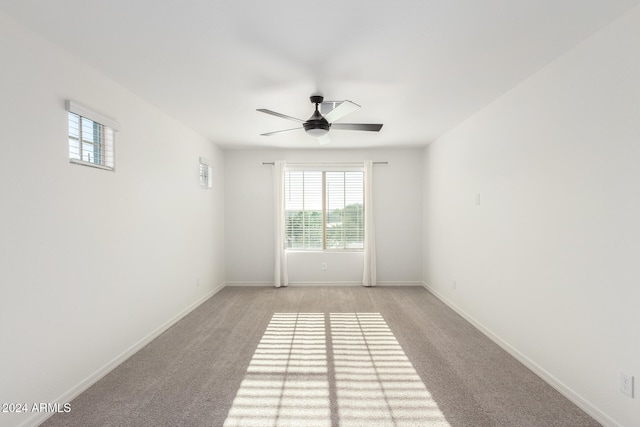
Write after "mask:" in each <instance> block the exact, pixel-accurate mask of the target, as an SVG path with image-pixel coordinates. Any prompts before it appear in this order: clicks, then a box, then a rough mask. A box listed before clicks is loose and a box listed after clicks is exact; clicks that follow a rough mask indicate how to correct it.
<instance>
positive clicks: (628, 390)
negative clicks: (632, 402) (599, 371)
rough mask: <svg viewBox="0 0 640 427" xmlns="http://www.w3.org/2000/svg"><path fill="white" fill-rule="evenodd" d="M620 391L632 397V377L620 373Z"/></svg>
mask: <svg viewBox="0 0 640 427" xmlns="http://www.w3.org/2000/svg"><path fill="white" fill-rule="evenodd" d="M620 391H621V392H623V393H624V394H626V395H628V396H631V397H633V376H631V375H627V374H625V373H622V372H621V373H620Z"/></svg>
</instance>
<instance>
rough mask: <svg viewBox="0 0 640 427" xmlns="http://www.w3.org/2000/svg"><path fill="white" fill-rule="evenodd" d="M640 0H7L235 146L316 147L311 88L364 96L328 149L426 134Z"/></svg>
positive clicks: (41, 28)
mask: <svg viewBox="0 0 640 427" xmlns="http://www.w3.org/2000/svg"><path fill="white" fill-rule="evenodd" d="M639 3H640V0H482V1H480V0H429V1H427V0H422V1H419V0H396V1H388V0H385V1H382V0H368V1H359V0H358V1H354V0H324V1H314V2H311V1H307V0H270V1H266V0H262V1H260V0H217V1H213V0H188V1H184V0H183V1H179V0H128V1H123V0H119V1H118V0H111V1H105V0H64V1H51V0H20V1H15V0H0V11H3V12H4V13H6V14H8V15H10V16H13V17H14V18H16V19H17V20H19V21H21V22H23V23H24V24H26V25H27V26H28V27H30V28H31V29H32V30H34V31H36V32H38V33H40V34H42V35H43V36H44V37H45V38H47V39H48V40H50V41H52V42H54V43H56V44H58V45H60V46H61V47H63V48H64V49H66V50H68V51H70V52H72V53H73V54H75V55H77V56H78V57H80V58H81V59H83V60H84V61H86V62H88V63H89V64H91V65H93V66H94V67H95V68H97V69H98V70H100V71H101V72H103V73H104V74H105V75H107V76H109V77H110V78H112V79H113V80H115V81H117V82H119V83H120V84H121V85H122V86H124V87H126V88H128V89H129V90H130V91H132V92H134V93H136V94H138V95H139V96H140V97H142V98H144V99H145V100H147V101H148V102H149V103H151V104H154V105H155V106H157V107H158V108H159V109H161V110H163V111H165V112H166V113H168V114H169V115H171V116H173V117H175V118H176V119H178V120H180V121H181V122H183V123H184V124H185V125H187V126H189V127H191V128H192V129H194V130H196V131H198V132H199V133H201V134H202V135H204V136H205V137H207V138H209V139H211V140H212V141H214V142H215V143H216V144H218V145H220V146H221V147H224V148H245V147H252V148H258V147H262V148H267V147H281V148H317V143H316V140H315V139H314V138H311V137H309V136H307V135H305V133H304V131H302V130H300V131H294V132H288V133H284V134H280V135H277V136H270V137H264V136H260V135H259V134H260V133H264V132H270V131H274V130H279V129H289V128H292V127H296V123H294V122H291V121H287V120H284V119H281V118H278V117H273V116H269V115H266V114H263V113H259V112H256V108H267V109H271V110H275V111H278V112H281V113H283V114H286V115H290V116H294V117H298V118H301V119H306V118H308V117H309V116H310V115H311V113H312V111H313V106H312V104H310V102H309V95H311V94H312V93H316V92H317V93H321V94H323V95H324V96H325V99H327V100H343V99H349V100H351V101H354V102H356V103H358V104H360V105H361V106H362V108H361V109H359V110H358V111H356V112H354V113H351V114H350V115H348V116H347V117H345V118H343V119H341V120H340V122H369V123H384V127H383V128H382V131H381V132H380V133H370V132H353V131H339V130H333V131H331V133H330V135H331V139H332V141H333V142H332V144H331V145H330V146H329V147H330V148H363V147H390V146H393V147H399V146H418V145H424V144H426V143H428V142H430V141H432V140H434V139H435V138H437V137H438V136H440V135H442V134H443V133H445V132H446V131H447V130H449V129H451V128H452V127H453V126H455V125H456V124H458V123H460V122H461V121H463V120H464V119H465V118H467V117H469V116H470V115H471V114H473V113H474V112H476V111H478V110H479V109H480V108H482V107H483V106H485V105H487V104H488V103H489V102H491V101H492V100H494V99H496V98H497V97H499V96H500V95H502V94H503V93H505V92H506V91H508V90H509V89H510V88H512V87H513V86H515V85H516V84H517V83H518V82H520V81H522V80H523V79H525V78H526V77H528V76H530V75H531V74H533V73H535V72H536V71H537V70H539V69H540V68H541V67H543V66H544V65H545V64H547V63H548V62H550V61H552V60H553V59H554V58H556V57H558V56H559V55H560V54H561V53H563V52H565V51H566V50H568V49H569V48H571V47H573V46H575V45H576V44H577V43H579V42H580V41H581V40H583V39H584V38H586V37H587V36H589V35H590V34H592V33H594V32H595V31H597V30H598V29H599V28H601V27H603V26H604V25H606V24H607V23H609V22H611V21H612V20H613V19H615V18H616V17H617V16H619V15H621V14H622V13H624V12H625V11H626V10H628V9H629V8H631V7H633V6H634V5H636V4H639Z"/></svg>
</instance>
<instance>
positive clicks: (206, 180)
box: [200, 157, 213, 188]
mask: <svg viewBox="0 0 640 427" xmlns="http://www.w3.org/2000/svg"><path fill="white" fill-rule="evenodd" d="M200 187H201V188H211V187H213V168H212V167H211V166H209V162H208V161H207V160H205V159H203V158H202V157H200Z"/></svg>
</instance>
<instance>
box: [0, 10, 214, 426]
mask: <svg viewBox="0 0 640 427" xmlns="http://www.w3.org/2000/svg"><path fill="white" fill-rule="evenodd" d="M0 58H2V66H1V67H0V94H1V96H0V99H2V102H0V204H1V208H0V216H1V220H0V264H1V269H0V282H1V284H0V346H1V351H0V402H24V403H35V402H55V401H56V400H57V399H58V398H60V397H65V396H66V397H70V396H71V394H73V391H78V390H79V388H78V387H80V388H81V387H82V386H83V385H86V381H87V380H88V379H90V378H91V377H92V375H94V374H96V373H100V372H102V371H101V370H102V369H103V368H105V367H106V366H107V365H108V364H109V363H110V362H111V361H112V360H114V359H116V358H117V357H118V356H119V355H121V354H123V353H126V351H127V350H128V349H130V348H132V347H133V346H135V345H136V344H137V343H139V342H140V341H141V340H144V339H145V338H146V337H148V336H149V335H150V334H152V333H153V332H154V331H156V330H157V329H158V328H159V327H161V326H162V325H164V324H166V323H167V322H169V321H170V320H171V319H173V318H174V316H176V315H179V314H180V313H182V312H183V311H184V310H185V309H187V308H188V307H190V306H192V305H193V304H195V303H197V302H198V301H200V300H201V299H202V298H204V297H206V296H207V295H209V294H211V293H212V292H213V291H215V290H216V289H217V288H218V287H219V286H220V285H221V284H222V283H223V282H224V251H223V244H224V228H223V227H224V211H223V203H224V194H223V192H224V179H223V178H224V175H223V152H222V151H221V150H219V149H217V148H216V147H215V146H214V145H213V144H211V143H210V142H208V141H207V140H205V139H203V138H202V137H200V136H198V135H197V134H195V133H194V132H192V131H190V130H188V129H186V128H185V127H184V126H182V125H180V124H179V123H177V122H176V121H175V120H173V119H171V118H169V117H168V116H166V115H164V114H163V113H161V112H160V111H158V110H156V109H155V108H153V107H151V106H150V105H148V104H146V103H145V102H143V101H142V100H140V99H139V98H137V97H136V96H134V95H133V94H131V93H130V92H127V91H126V90H124V89H123V88H122V87H120V86H118V85H117V84H116V83H114V82H113V81H111V80H109V79H107V78H105V77H104V76H103V75H101V74H99V73H98V72H96V71H95V70H93V69H92V68H90V67H88V66H87V65H85V64H84V63H82V62H79V61H78V60H76V59H75V58H74V57H72V56H70V55H68V54H67V53H65V52H63V51H62V50H60V49H58V48H57V47H56V46H54V45H52V44H50V43H48V42H46V41H44V40H42V39H40V38H39V37H38V36H36V35H35V34H33V33H31V32H30V31H28V30H26V29H24V28H23V27H22V26H20V25H18V24H17V23H15V21H13V20H11V19H9V18H7V17H5V16H4V15H1V14H0ZM68 97H70V98H72V99H75V100H76V101H78V102H81V103H84V104H86V105H88V106H91V107H93V108H95V109H97V110H99V111H101V112H104V113H105V114H107V115H111V116H113V117H114V118H115V119H117V120H118V121H120V123H121V125H122V130H121V131H120V132H119V133H117V135H116V172H108V171H103V170H98V169H94V168H89V167H84V166H78V165H72V164H70V163H69V161H68V147H67V131H68V129H67V113H66V111H65V109H64V100H65V99H66V98H68ZM199 156H204V157H207V158H209V159H210V160H212V161H213V167H214V186H213V189H212V190H201V189H200V188H199V181H198V157H199ZM198 280H199V284H200V285H199V286H196V284H197V281H198ZM70 393H71V394H70ZM36 415H37V414H36ZM26 418H27V417H25V416H22V417H21V416H12V415H8V414H0V425H16V424H18V423H20V422H23V421H24V420H25V419H26ZM32 421H33V418H32Z"/></svg>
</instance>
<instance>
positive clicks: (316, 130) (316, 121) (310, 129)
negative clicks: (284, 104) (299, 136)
mask: <svg viewBox="0 0 640 427" xmlns="http://www.w3.org/2000/svg"><path fill="white" fill-rule="evenodd" d="M310 99H311V102H312V103H314V104H315V105H316V111H314V112H313V114H312V115H311V117H309V120H307V121H306V122H304V123H303V124H302V126H303V127H304V130H305V132H307V133H308V134H309V135H311V136H315V137H320V136H323V135H325V134H326V133H327V132H329V129H330V128H331V124H330V123H329V122H328V121H327V119H325V118H324V117H323V116H322V114H320V112H319V111H318V105H319V104H321V103H322V101H323V99H324V98H323V97H322V96H321V95H312V96H311V97H310Z"/></svg>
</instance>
